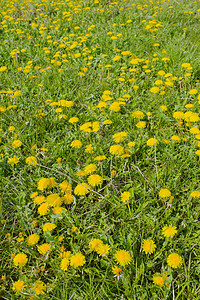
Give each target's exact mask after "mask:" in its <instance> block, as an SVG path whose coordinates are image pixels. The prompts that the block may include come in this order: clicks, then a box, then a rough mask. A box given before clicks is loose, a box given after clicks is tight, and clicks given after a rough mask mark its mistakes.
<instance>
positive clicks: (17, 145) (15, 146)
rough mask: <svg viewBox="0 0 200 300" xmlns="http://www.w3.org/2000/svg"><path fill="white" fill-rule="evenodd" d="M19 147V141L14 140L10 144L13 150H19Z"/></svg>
mask: <svg viewBox="0 0 200 300" xmlns="http://www.w3.org/2000/svg"><path fill="white" fill-rule="evenodd" d="M21 145H22V142H21V141H20V140H15V141H13V143H12V146H13V148H19V147H21Z"/></svg>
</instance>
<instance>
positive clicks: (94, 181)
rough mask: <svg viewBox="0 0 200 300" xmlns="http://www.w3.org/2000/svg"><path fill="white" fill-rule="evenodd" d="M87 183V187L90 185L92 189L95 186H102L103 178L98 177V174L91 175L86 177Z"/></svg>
mask: <svg viewBox="0 0 200 300" xmlns="http://www.w3.org/2000/svg"><path fill="white" fill-rule="evenodd" d="M88 183H89V185H91V186H92V187H95V186H97V185H102V183H103V178H102V177H101V176H100V175H98V174H93V175H90V176H89V177H88Z"/></svg>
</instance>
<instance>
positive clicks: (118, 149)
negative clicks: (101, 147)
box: [110, 145, 124, 155]
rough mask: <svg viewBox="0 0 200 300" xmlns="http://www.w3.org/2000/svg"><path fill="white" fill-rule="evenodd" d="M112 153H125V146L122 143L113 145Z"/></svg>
mask: <svg viewBox="0 0 200 300" xmlns="http://www.w3.org/2000/svg"><path fill="white" fill-rule="evenodd" d="M110 153H111V154H112V155H121V154H123V153H124V148H123V147H122V146H120V145H113V146H111V147H110Z"/></svg>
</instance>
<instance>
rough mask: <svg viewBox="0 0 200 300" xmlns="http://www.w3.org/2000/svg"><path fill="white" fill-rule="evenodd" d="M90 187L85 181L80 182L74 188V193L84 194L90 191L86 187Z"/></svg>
mask: <svg viewBox="0 0 200 300" xmlns="http://www.w3.org/2000/svg"><path fill="white" fill-rule="evenodd" d="M90 188H91V187H90V186H89V185H88V184H87V183H85V182H82V183H81V184H78V185H77V186H76V187H75V189H74V194H75V195H78V196H84V195H86V194H88V193H89V192H90V191H89V190H88V189H90Z"/></svg>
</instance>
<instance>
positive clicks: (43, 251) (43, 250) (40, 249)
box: [38, 243, 51, 255]
mask: <svg viewBox="0 0 200 300" xmlns="http://www.w3.org/2000/svg"><path fill="white" fill-rule="evenodd" d="M50 250H51V245H50V244H48V243H44V244H42V245H40V246H38V252H39V253H40V254H42V255H44V254H46V253H47V252H48V251H50Z"/></svg>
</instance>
